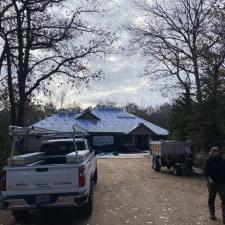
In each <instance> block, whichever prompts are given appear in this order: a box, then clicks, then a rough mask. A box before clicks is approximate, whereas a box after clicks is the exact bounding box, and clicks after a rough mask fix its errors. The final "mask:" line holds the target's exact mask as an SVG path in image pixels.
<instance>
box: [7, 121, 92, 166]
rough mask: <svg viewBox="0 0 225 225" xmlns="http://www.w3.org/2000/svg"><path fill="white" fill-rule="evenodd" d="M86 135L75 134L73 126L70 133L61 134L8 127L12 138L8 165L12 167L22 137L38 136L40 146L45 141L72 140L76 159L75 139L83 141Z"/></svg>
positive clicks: (30, 128) (31, 128) (59, 132)
mask: <svg viewBox="0 0 225 225" xmlns="http://www.w3.org/2000/svg"><path fill="white" fill-rule="evenodd" d="M87 135H88V133H86V132H81V131H79V132H77V131H76V126H73V131H72V132H61V131H53V130H48V129H43V128H35V127H19V126H12V125H11V126H9V136H11V137H12V139H13V142H12V150H11V154H10V157H9V159H8V164H9V165H13V163H12V161H13V157H14V154H15V149H16V143H17V142H20V141H21V140H22V139H23V138H24V137H28V136H38V137H41V142H42V144H43V143H44V142H45V141H47V140H54V139H62V138H64V139H68V138H72V139H73V144H74V148H75V152H76V157H78V150H77V144H76V139H78V138H82V139H85V136H87Z"/></svg>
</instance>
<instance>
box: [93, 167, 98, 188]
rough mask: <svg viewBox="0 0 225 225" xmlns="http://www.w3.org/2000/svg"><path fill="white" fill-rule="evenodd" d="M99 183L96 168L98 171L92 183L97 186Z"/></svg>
mask: <svg viewBox="0 0 225 225" xmlns="http://www.w3.org/2000/svg"><path fill="white" fill-rule="evenodd" d="M97 182H98V170H97V168H96V170H95V172H94V175H93V178H92V183H93V184H97Z"/></svg>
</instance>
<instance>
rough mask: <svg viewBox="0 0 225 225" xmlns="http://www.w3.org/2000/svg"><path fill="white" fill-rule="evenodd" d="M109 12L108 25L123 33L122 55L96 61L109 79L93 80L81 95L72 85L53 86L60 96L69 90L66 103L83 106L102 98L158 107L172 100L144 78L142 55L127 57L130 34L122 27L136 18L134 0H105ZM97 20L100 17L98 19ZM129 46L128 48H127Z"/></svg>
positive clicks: (118, 45) (56, 93) (106, 22)
mask: <svg viewBox="0 0 225 225" xmlns="http://www.w3.org/2000/svg"><path fill="white" fill-rule="evenodd" d="M70 1H72V0H70ZM105 8H106V9H107V10H106V13H105V15H104V17H103V18H102V21H103V22H104V24H105V25H107V24H108V25H107V26H110V27H111V29H112V31H116V32H118V33H119V40H118V42H117V45H116V47H117V50H118V54H114V55H111V56H109V57H107V58H106V59H104V60H102V59H99V60H98V61H95V62H94V63H93V65H92V66H93V67H94V68H96V69H102V70H103V71H104V73H105V79H104V80H100V81H91V82H90V88H85V89H83V90H82V92H81V93H80V94H77V92H76V90H67V89H68V88H65V87H64V88H55V87H54V88H53V89H54V90H57V91H54V94H55V96H56V98H58V97H57V96H60V95H61V93H62V92H65V93H66V97H65V104H70V103H71V102H74V101H76V102H77V103H80V104H81V105H83V106H85V107H86V106H89V105H91V106H94V105H95V104H97V103H98V102H100V101H101V100H103V101H104V100H110V101H116V102H119V103H121V102H122V103H125V102H134V103H136V104H138V105H143V104H144V105H152V106H158V105H160V104H163V103H164V102H168V101H169V99H168V98H163V97H162V95H161V94H160V92H159V91H152V86H154V85H155V84H154V83H150V82H148V80H147V79H146V78H141V77H140V75H141V74H143V72H144V68H145V66H146V64H145V63H146V62H145V60H143V58H140V56H138V55H135V56H129V57H128V56H127V51H126V49H127V46H129V44H128V40H129V34H128V33H127V32H126V31H124V30H122V29H121V27H122V25H123V24H126V23H130V22H131V21H135V20H137V19H138V18H137V17H136V12H135V10H134V7H133V6H132V1H131V0H111V1H109V0H105ZM96 20H97V19H96ZM124 49H125V51H124Z"/></svg>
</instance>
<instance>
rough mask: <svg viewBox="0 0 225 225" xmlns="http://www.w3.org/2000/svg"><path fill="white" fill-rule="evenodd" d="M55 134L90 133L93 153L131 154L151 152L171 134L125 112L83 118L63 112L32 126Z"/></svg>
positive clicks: (106, 110)
mask: <svg viewBox="0 0 225 225" xmlns="http://www.w3.org/2000/svg"><path fill="white" fill-rule="evenodd" d="M32 126H33V127H34V128H42V129H47V130H52V131H62V132H70V131H73V126H75V127H76V130H77V131H84V132H87V133H89V134H90V135H89V142H90V144H91V145H92V146H93V148H94V149H100V150H109V151H111V150H118V151H123V150H131V149H140V150H144V149H148V148H149V147H148V146H149V141H150V140H157V139H165V138H166V137H167V136H168V131H167V130H165V129H163V128H161V127H159V126H156V125H154V124H153V123H150V122H148V121H146V120H144V119H141V118H139V117H137V116H134V115H132V114H130V113H128V112H126V111H125V110H124V109H120V108H115V107H100V108H95V109H93V110H85V111H83V112H81V113H80V114H76V113H73V112H69V113H67V112H60V113H58V114H55V115H52V116H50V117H48V118H46V119H44V120H42V121H40V122H38V123H35V124H34V125H32Z"/></svg>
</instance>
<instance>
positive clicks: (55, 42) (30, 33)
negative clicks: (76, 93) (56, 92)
mask: <svg viewBox="0 0 225 225" xmlns="http://www.w3.org/2000/svg"><path fill="white" fill-rule="evenodd" d="M75 4H76V5H77V6H75ZM71 7H72V6H71ZM73 8H74V9H70V7H68V6H66V0H4V1H0V45H1V47H0V51H1V52H0V74H1V77H0V78H1V80H0V81H1V88H4V87H7V89H8V97H9V102H10V108H11V121H12V123H13V124H17V125H21V126H22V125H23V124H24V119H25V109H26V102H27V99H29V98H31V97H32V96H33V95H35V94H37V92H38V91H40V90H41V89H42V90H44V91H48V87H49V85H50V83H51V82H53V81H56V80H58V81H59V83H60V84H61V85H68V84H69V83H70V84H71V83H72V85H73V87H74V88H77V87H79V86H80V84H81V83H88V82H89V80H90V79H98V78H100V77H101V76H102V72H101V71H93V70H91V69H90V68H89V65H90V61H91V60H92V59H93V57H94V56H100V57H101V56H104V55H105V54H107V53H109V52H110V51H111V50H112V48H111V44H112V42H113V39H114V38H113V34H111V33H110V32H107V31H106V30H105V29H104V28H101V27H100V26H97V25H93V24H91V19H89V17H91V16H93V15H95V14H98V13H101V10H100V9H99V4H98V2H97V0H92V1H89V0H87V1H79V2H75V3H74V5H73Z"/></svg>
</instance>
